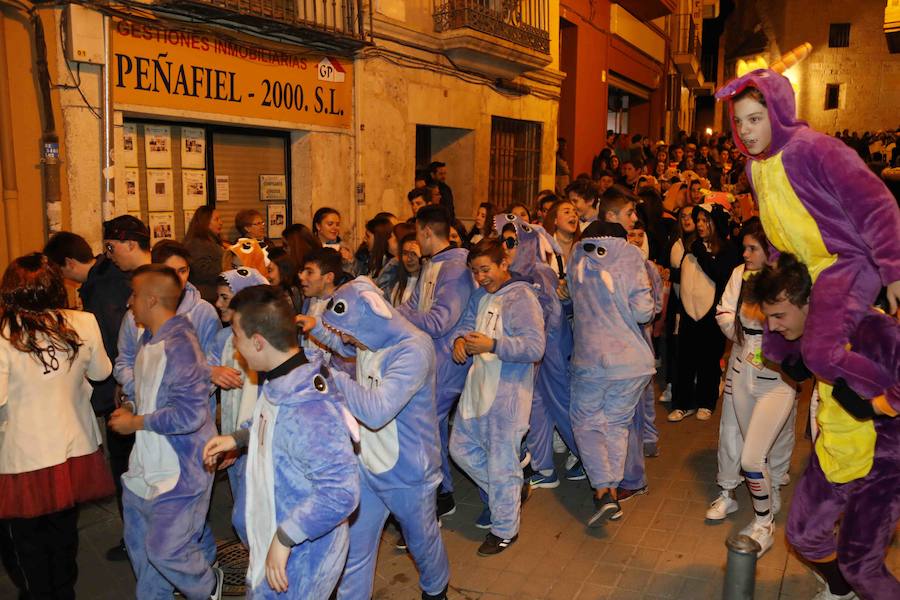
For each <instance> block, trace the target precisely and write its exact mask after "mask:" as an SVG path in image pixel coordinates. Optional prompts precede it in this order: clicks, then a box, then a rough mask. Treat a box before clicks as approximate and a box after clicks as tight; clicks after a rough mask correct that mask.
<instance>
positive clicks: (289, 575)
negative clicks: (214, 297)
mask: <svg viewBox="0 0 900 600" xmlns="http://www.w3.org/2000/svg"><path fill="white" fill-rule="evenodd" d="M241 268H243V267H241ZM238 270H240V268H239V269H238ZM231 307H232V309H233V310H234V321H233V323H232V329H233V330H234V346H235V348H236V349H237V350H238V352H240V354H241V356H243V357H244V358H245V359H246V361H247V365H248V366H249V367H250V368H251V369H253V370H256V371H261V372H265V379H264V381H263V383H262V385H261V388H262V393H261V394H260V396H259V399H258V400H257V402H256V406H255V409H254V412H253V416H252V421H251V422H250V423H249V426H247V427H244V428H242V429H239V430H238V431H235V432H234V433H232V434H230V435H222V436H217V437H214V438H212V439H211V440H209V441H208V442H207V443H206V446H205V448H204V451H203V458H204V461H205V462H206V463H207V465H209V466H210V467H212V466H214V465H215V463H216V461H217V459H218V458H219V457H220V455H221V454H222V453H225V452H233V451H235V450H236V449H238V448H246V449H247V457H246V465H245V469H244V470H243V473H244V478H245V482H244V485H241V486H240V488H239V489H240V493H239V494H238V496H237V498H236V499H235V511H234V526H235V529H236V530H237V531H238V534H239V535H240V537H241V540H242V541H243V542H244V543H245V544H246V545H247V546H248V547H249V548H250V566H249V569H248V572H247V581H248V584H249V587H250V593H249V594H248V598H277V597H284V596H280V595H281V594H286V595H287V596H286V597H289V598H296V599H298V600H320V599H323V598H328V597H330V596H331V593H332V592H333V591H334V587H335V585H336V584H337V581H338V578H339V577H340V575H341V571H343V569H344V562H345V560H346V558H347V549H348V547H349V534H348V525H347V519H348V518H349V516H350V514H351V513H352V512H353V510H354V509H355V508H356V506H357V503H358V502H359V471H358V469H357V466H356V456H355V454H354V451H353V440H352V439H351V435H352V433H351V431H349V430H348V423H349V424H350V425H351V426H352V428H353V431H358V429H357V427H356V423H355V421H353V419H352V417H350V416H349V414H347V413H346V409H344V408H343V407H342V406H341V402H342V398H341V397H340V394H339V393H338V392H337V391H336V389H335V387H334V382H333V380H331V378H330V376H329V372H328V369H327V368H326V367H325V366H323V365H322V363H321V362H320V361H319V360H313V361H312V362H307V360H306V357H305V356H304V354H303V351H302V350H301V349H300V347H299V344H298V340H297V330H296V326H295V325H294V311H293V306H292V305H291V303H290V301H289V300H288V299H287V298H285V296H284V294H283V292H282V291H281V290H279V289H278V288H275V287H272V286H268V285H260V286H254V287H248V288H246V289H244V290H242V291H240V292H238V294H236V295H235V297H234V299H233V300H232V303H231ZM345 414H346V415H347V417H346V418H345V417H344V415H345Z"/></svg>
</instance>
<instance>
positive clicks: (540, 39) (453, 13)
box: [434, 0, 550, 54]
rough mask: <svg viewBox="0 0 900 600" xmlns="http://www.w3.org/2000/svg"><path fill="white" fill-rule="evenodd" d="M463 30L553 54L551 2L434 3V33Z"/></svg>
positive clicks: (450, 0) (445, 0) (481, 0)
mask: <svg viewBox="0 0 900 600" xmlns="http://www.w3.org/2000/svg"><path fill="white" fill-rule="evenodd" d="M464 27H467V28H469V29H474V30H476V31H480V32H482V33H486V34H488V35H493V36H496V37H498V38H501V39H504V40H507V41H509V42H512V43H514V44H518V45H520V46H524V47H526V48H528V49H530V50H536V51H538V52H542V53H544V54H550V2H549V0H435V9H434V29H435V31H438V32H441V31H450V30H453V29H461V28H464Z"/></svg>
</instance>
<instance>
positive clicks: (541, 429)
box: [494, 214, 578, 488]
mask: <svg viewBox="0 0 900 600" xmlns="http://www.w3.org/2000/svg"><path fill="white" fill-rule="evenodd" d="M494 228H495V229H496V230H497V233H498V234H500V237H501V239H502V240H503V243H504V245H505V246H506V248H507V254H508V255H509V258H510V265H509V269H510V272H511V273H514V274H516V275H521V276H525V277H530V278H531V279H532V280H533V282H534V290H535V292H536V293H537V295H538V301H539V302H540V304H541V308H542V309H543V316H544V335H545V336H546V347H545V349H544V357H543V358H542V359H541V362H540V365H538V367H537V368H536V369H535V370H536V374H535V378H534V399H533V401H532V403H531V417H530V419H529V428H528V435H527V436H526V438H525V441H526V445H527V446H528V451H529V452H530V453H531V467H532V469H533V470H534V475H533V476H532V477H531V480H530V481H529V484H530V486H531V487H532V488H555V487H557V486H558V485H559V477H558V476H557V475H556V470H555V468H554V465H553V429H554V427H555V428H556V430H557V431H558V432H559V435H560V437H561V438H562V440H563V442H565V444H566V446H568V448H569V450H570V451H571V452H572V454H573V455H575V456H576V457H577V456H578V449H577V447H576V445H575V435H574V434H573V433H572V422H571V421H570V420H569V359H570V358H571V356H572V343H573V342H572V328H571V325H570V324H569V320H568V319H567V318H566V316H565V314H564V313H563V306H562V303H561V302H560V300H559V297H558V296H557V293H556V288H557V286H558V285H559V281H558V279H557V276H556V272H555V271H554V270H553V269H552V268H550V266H548V265H547V264H546V263H545V262H544V257H543V254H544V248H545V247H549V248H551V249H552V250H553V251H554V253H556V254H561V253H562V250H561V249H560V248H559V244H557V242H556V240H555V239H553V237H552V236H550V235H549V234H548V233H547V232H546V231H544V228H543V227H541V226H540V225H532V224H529V223H525V222H524V221H522V219H520V218H519V217H517V216H516V215H513V214H502V215H497V216H495V217H494Z"/></svg>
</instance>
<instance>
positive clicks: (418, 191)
mask: <svg viewBox="0 0 900 600" xmlns="http://www.w3.org/2000/svg"><path fill="white" fill-rule="evenodd" d="M430 195H431V194H429V193H428V188H427V187H420V188H415V189H412V190H410V191H409V193H408V194H406V200H407V201H408V202H412V201H413V200H415V199H416V198H425V203H426V204H427V203H428V200H430V198H427V197H426V196H430Z"/></svg>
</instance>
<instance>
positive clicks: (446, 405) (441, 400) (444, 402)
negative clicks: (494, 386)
mask: <svg viewBox="0 0 900 600" xmlns="http://www.w3.org/2000/svg"><path fill="white" fill-rule="evenodd" d="M450 226H451V220H450V216H449V214H448V213H447V210H446V209H445V208H443V207H441V206H423V207H422V208H420V209H419V212H417V213H416V241H417V242H418V243H419V247H420V248H421V249H422V255H423V256H427V257H428V259H427V260H426V261H425V263H424V264H423V265H422V270H421V272H420V273H419V280H418V281H417V282H416V289H415V290H413V293H412V296H410V298H409V300H408V301H406V303H404V304H402V305H400V306H399V307H397V312H399V313H400V314H401V315H403V316H404V317H406V319H407V320H408V321H409V322H410V323H412V324H413V325H415V326H416V327H418V328H419V329H421V330H422V331H424V332H425V333H427V334H428V335H429V336H430V337H431V339H432V340H434V348H435V352H436V353H437V364H436V373H437V380H436V389H437V397H436V406H437V416H438V421H439V425H440V435H441V446H440V447H441V473H442V481H441V486H440V489H439V490H438V495H437V499H436V502H437V515H438V518H440V517H444V516H448V515H452V514H453V513H454V512H456V502H455V501H454V499H453V477H452V475H451V473H450V460H449V454H448V448H449V445H448V443H449V439H450V437H449V432H450V429H449V423H450V411H451V410H452V409H453V405H454V404H455V403H456V400H457V398H458V397H459V394H460V392H462V387H463V383H464V382H465V380H466V368H465V367H464V366H461V365H458V364H456V363H455V362H453V360H452V358H451V356H450V352H451V345H452V342H453V337H452V336H453V335H454V332H455V331H456V326H457V324H458V323H459V319H460V317H462V314H463V311H465V309H466V304H467V303H468V302H469V296H471V294H472V290H474V289H475V282H474V281H472V275H471V273H469V268H468V267H467V266H466V256H467V255H468V252H467V251H466V250H464V249H462V248H454V247H452V246H451V245H450V237H449V236H450Z"/></svg>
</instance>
